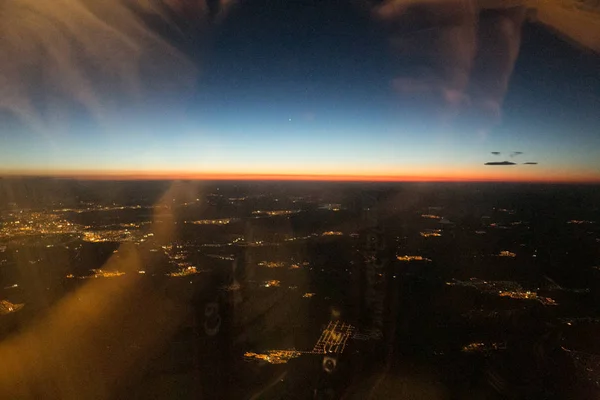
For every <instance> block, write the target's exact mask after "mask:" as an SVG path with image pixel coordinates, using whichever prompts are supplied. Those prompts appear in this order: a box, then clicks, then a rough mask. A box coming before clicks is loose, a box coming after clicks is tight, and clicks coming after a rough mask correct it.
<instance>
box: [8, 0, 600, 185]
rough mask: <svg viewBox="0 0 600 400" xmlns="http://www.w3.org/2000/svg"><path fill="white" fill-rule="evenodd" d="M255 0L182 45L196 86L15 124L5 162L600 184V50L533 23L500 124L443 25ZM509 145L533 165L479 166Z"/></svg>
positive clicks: (488, 73)
mask: <svg viewBox="0 0 600 400" xmlns="http://www.w3.org/2000/svg"><path fill="white" fill-rule="evenodd" d="M259 8H260V9H259ZM259 8H257V5H256V3H253V2H245V3H242V4H241V6H239V7H237V8H236V9H235V10H234V11H233V12H232V13H231V14H230V15H229V16H228V18H226V19H225V20H224V22H223V23H222V24H220V25H219V27H218V28H217V30H216V32H215V33H214V34H213V37H212V38H211V40H206V41H200V40H198V38H197V37H196V36H194V35H188V36H187V37H183V38H179V39H178V40H176V41H175V43H176V44H177V46H178V47H179V48H180V49H182V50H183V52H184V53H185V54H186V55H187V56H188V57H189V59H191V60H192V61H194V62H196V63H197V64H198V65H199V74H198V79H197V85H196V86H195V87H194V86H193V85H189V87H188V88H186V90H185V91H176V92H174V93H168V94H167V93H165V92H164V91H163V90H161V89H160V88H159V89H157V90H155V91H153V92H152V95H151V96H148V97H147V98H145V99H144V100H145V103H147V104H153V106H152V108H145V107H139V108H138V107H134V106H131V107H128V104H127V103H125V104H124V105H122V106H121V107H120V108H119V112H118V113H115V114H114V115H113V114H111V116H110V117H109V118H108V119H107V120H104V121H102V122H100V123H98V121H97V119H96V118H95V116H94V114H93V113H90V112H89V110H87V109H86V108H85V107H82V106H81V105H77V102H73V104H71V106H70V107H69V109H68V111H67V112H66V113H64V114H63V120H62V122H63V123H61V124H60V125H59V126H60V128H56V129H55V130H54V131H53V130H49V131H47V132H46V133H45V134H44V135H42V137H41V138H40V137H39V134H38V133H37V132H33V133H32V130H31V129H29V128H23V127H22V126H21V125H18V124H16V125H14V124H12V125H5V128H3V132H2V133H1V134H2V136H3V141H4V143H5V144H6V145H5V146H2V148H1V149H0V158H1V159H2V160H3V161H2V164H1V165H0V169H6V170H15V171H19V170H57V171H83V170H86V171H113V172H114V171H120V170H123V171H156V172H160V171H167V172H168V171H187V172H197V173H203V172H210V173H261V174H265V173H272V174H288V173H290V174H328V175H339V174H351V175H363V174H366V175H374V176H382V175H385V176H398V177H402V176H408V177H413V176H416V177H418V176H421V177H424V178H427V177H445V178H452V179H460V178H464V179H488V178H489V179H517V180H520V179H543V180H546V179H552V178H551V177H552V176H556V177H558V178H560V179H566V178H565V177H568V176H573V177H578V176H586V177H588V178H590V177H595V178H596V179H598V178H600V163H599V162H598V160H600V135H599V133H598V132H599V129H598V128H599V126H600V113H598V111H597V110H600V73H599V72H598V71H600V58H599V57H598V55H595V54H591V53H589V52H585V51H581V50H580V49H577V48H575V47H573V46H572V45H570V44H568V43H566V42H565V41H563V40H561V39H559V38H557V37H555V36H554V35H553V34H552V33H550V32H549V31H547V30H545V29H543V28H541V27H539V26H533V25H530V24H527V23H526V24H525V25H524V27H523V37H522V43H521V47H520V52H519V57H518V58H517V61H516V64H515V66H514V71H513V72H512V74H511V76H510V80H509V86H508V90H507V92H506V95H505V96H501V97H504V99H503V101H502V98H500V99H499V100H500V101H501V118H500V119H497V117H498V116H497V115H491V114H490V113H489V112H488V111H489V110H488V109H485V108H484V107H483V106H482V104H483V103H484V102H483V100H482V99H487V97H486V96H488V94H487V93H485V91H486V90H488V88H492V89H490V91H494V89H493V88H494V87H495V86H494V85H495V84H496V83H495V80H498V79H501V73H498V76H496V74H497V72H496V71H494V65H493V63H491V65H492V67H490V66H489V65H490V64H489V63H488V64H486V65H484V67H482V68H480V69H481V70H482V71H483V72H481V73H479V75H478V72H477V70H476V69H475V68H474V72H473V74H472V76H471V78H470V80H469V83H468V85H467V86H466V87H465V88H464V91H465V93H466V94H463V93H462V92H461V93H458V94H457V91H456V90H454V89H453V88H452V87H451V86H448V85H447V83H446V81H445V79H446V78H447V76H446V75H445V74H447V70H451V68H448V65H450V66H452V63H455V62H456V58H455V56H454V53H456V52H458V51H460V50H461V47H457V48H456V49H452V48H449V49H444V48H442V47H440V37H441V36H436V34H435V33H432V34H429V33H428V32H429V31H430V30H432V29H433V31H435V32H437V31H439V30H440V29H441V30H444V29H447V28H448V27H447V26H446V25H445V24H447V23H448V21H445V20H442V21H436V20H435V16H434V17H432V16H430V15H428V14H427V13H426V12H424V11H423V10H421V11H419V10H417V11H418V12H415V13H413V14H408V15H407V16H405V17H403V18H404V19H401V20H399V22H397V23H396V25H395V26H392V27H390V26H389V25H386V24H383V23H380V22H377V21H374V19H373V18H372V17H371V16H370V15H369V14H368V13H367V12H365V10H363V9H360V8H358V7H341V6H339V5H338V4H333V2H312V1H301V2H300V1H289V2H264V4H263V6H262V7H259ZM488 21H492V22H489V23H490V24H492V23H493V20H486V19H485V18H483V19H481V20H480V24H481V25H483V26H485V24H487V23H488ZM411 35H412V36H414V37H415V39H414V40H412V41H404V39H403V38H405V37H412V36H411ZM482 35H483V37H484V39H485V35H486V32H485V30H482V29H481V27H480V32H479V36H480V38H481V37H482ZM395 38H396V39H397V38H401V39H400V40H399V42H400V43H401V46H400V50H398V48H396V50H393V46H391V45H390V43H391V42H392V44H393V42H394V39H395ZM205 43H210V45H208V46H205V45H204V44H205ZM407 43H408V44H407ZM484 43H485V42H484ZM411 46H412V47H411ZM480 46H481V44H480ZM483 51H485V49H483V50H482V49H479V50H478V54H480V53H481V52H483ZM446 53H447V54H449V55H447V54H446ZM499 64H501V63H500V62H499ZM399 77H400V78H401V81H402V88H401V89H402V90H398V85H397V82H398V78H399ZM432 77H433V78H432ZM481 77H483V78H481ZM477 79H480V80H479V82H478V81H477ZM449 80H451V79H449ZM394 82H396V83H394ZM473 82H475V83H473ZM482 82H483V83H482ZM187 89H189V90H187ZM482 93H483V94H482ZM490 96H492V95H490ZM42 98H44V97H43V96H42ZM457 99H458V100H457ZM449 104H450V105H449ZM149 110H150V111H149ZM52 112H54V111H53V109H51V108H50V109H48V111H47V113H52ZM65 121H66V123H64V122H65ZM15 132H18V134H15ZM36 137H37V139H35V138H36ZM492 151H499V152H501V153H502V154H501V155H500V156H492V155H491V154H490V152H492ZM514 151H521V152H523V153H524V154H523V155H520V156H518V159H515V160H514V161H516V162H517V163H519V164H520V163H522V162H525V161H535V162H539V164H538V165H536V166H526V165H516V166H510V167H499V168H495V169H494V167H491V168H490V167H486V166H484V165H483V164H484V163H485V162H487V161H503V160H504V159H505V158H508V157H509V154H510V153H511V152H514ZM558 178H557V179H558Z"/></svg>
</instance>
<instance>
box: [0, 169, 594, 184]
mask: <svg viewBox="0 0 600 400" xmlns="http://www.w3.org/2000/svg"><path fill="white" fill-rule="evenodd" d="M2 178H9V179H11V178H12V179H15V178H25V179H32V178H54V179H72V180H97V181H110V180H115V181H174V180H194V181H299V182H302V181H303V182H364V183H368V182H378V183H385V182H388V183H395V182H396V183H402V182H414V183H418V182H422V183H426V182H431V183H443V182H448V183H450V182H456V183H461V182H462V183H546V184H591V185H593V184H600V177H593V178H592V177H589V176H586V177H585V178H584V177H582V176H578V177H573V178H570V179H569V178H565V177H561V178H558V177H554V178H543V179H542V178H537V177H536V178H532V177H526V178H522V179H515V178H514V177H512V178H509V179H502V178H494V177H490V178H482V177H473V178H459V177H450V176H431V177H427V176H418V175H413V176H411V175H356V174H354V175H350V174H349V175H342V174H340V175H334V174H257V173H253V174H242V173H176V172H170V173H146V172H139V171H135V172H133V171H132V172H99V171H98V172H96V171H94V172H92V171H89V172H84V173H74V172H70V171H61V172H56V173H48V172H16V171H13V172H4V173H2V172H0V179H2Z"/></svg>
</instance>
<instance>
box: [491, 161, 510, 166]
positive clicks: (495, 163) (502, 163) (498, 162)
mask: <svg viewBox="0 0 600 400" xmlns="http://www.w3.org/2000/svg"><path fill="white" fill-rule="evenodd" d="M484 165H517V164H516V163H514V162H511V161H490V162H486V163H485V164H484Z"/></svg>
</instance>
